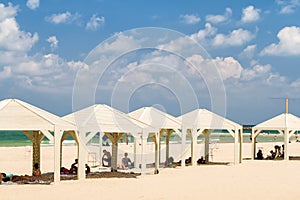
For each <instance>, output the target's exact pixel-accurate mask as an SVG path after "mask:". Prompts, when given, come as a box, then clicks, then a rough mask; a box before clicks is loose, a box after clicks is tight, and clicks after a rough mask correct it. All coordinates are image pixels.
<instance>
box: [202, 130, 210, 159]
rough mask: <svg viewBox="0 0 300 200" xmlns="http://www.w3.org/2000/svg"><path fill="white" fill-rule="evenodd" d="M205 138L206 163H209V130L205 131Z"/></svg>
mask: <svg viewBox="0 0 300 200" xmlns="http://www.w3.org/2000/svg"><path fill="white" fill-rule="evenodd" d="M203 134H204V137H205V147H204V158H205V163H208V162H209V137H210V132H209V131H208V130H206V131H203Z"/></svg>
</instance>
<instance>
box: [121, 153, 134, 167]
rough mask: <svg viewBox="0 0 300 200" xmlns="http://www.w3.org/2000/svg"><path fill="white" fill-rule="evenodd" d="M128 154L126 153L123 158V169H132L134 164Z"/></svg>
mask: <svg viewBox="0 0 300 200" xmlns="http://www.w3.org/2000/svg"><path fill="white" fill-rule="evenodd" d="M127 156H128V153H124V158H122V163H121V168H122V169H128V168H131V166H132V162H131V160H130V158H128V157H127Z"/></svg>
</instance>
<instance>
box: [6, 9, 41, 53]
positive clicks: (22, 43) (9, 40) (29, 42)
mask: <svg viewBox="0 0 300 200" xmlns="http://www.w3.org/2000/svg"><path fill="white" fill-rule="evenodd" d="M16 13H17V7H13V6H12V5H11V4H9V5H8V6H7V7H5V6H4V5H3V4H0V50H2V51H28V50H30V49H31V47H32V46H33V45H34V44H35V43H36V42H37V41H38V34H37V33H34V34H33V35H32V34H31V33H29V32H25V31H21V30H20V27H19V25H18V23H17V22H16V19H15V15H16Z"/></svg>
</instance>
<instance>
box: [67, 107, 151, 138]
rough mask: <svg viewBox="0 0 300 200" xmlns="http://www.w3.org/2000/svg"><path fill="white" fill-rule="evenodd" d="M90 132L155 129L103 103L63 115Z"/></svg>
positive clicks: (131, 131) (125, 131)
mask: <svg viewBox="0 0 300 200" xmlns="http://www.w3.org/2000/svg"><path fill="white" fill-rule="evenodd" d="M63 118H64V119H65V120H68V121H70V122H73V123H76V124H77V126H78V127H80V128H82V129H83V130H85V131H91V132H98V131H101V132H116V133H132V134H136V133H142V131H144V132H148V133H149V132H156V129H154V128H153V127H151V126H149V125H148V124H145V123H143V122H141V121H139V120H136V119H134V118H132V117H129V116H128V115H127V114H125V113H123V112H121V111H119V110H116V109H114V108H112V107H110V106H107V105H104V104H96V105H93V106H90V107H87V108H84V109H82V110H80V111H77V112H75V113H72V114H69V115H67V116H65V117H63Z"/></svg>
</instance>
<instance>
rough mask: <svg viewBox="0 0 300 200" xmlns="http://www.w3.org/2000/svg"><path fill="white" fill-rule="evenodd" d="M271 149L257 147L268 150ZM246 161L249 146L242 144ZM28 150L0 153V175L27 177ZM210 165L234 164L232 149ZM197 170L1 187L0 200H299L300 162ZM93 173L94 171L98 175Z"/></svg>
mask: <svg viewBox="0 0 300 200" xmlns="http://www.w3.org/2000/svg"><path fill="white" fill-rule="evenodd" d="M274 144H275V143H261V144H259V145H258V147H260V148H263V149H266V150H269V149H270V148H272V146H273V145H274ZM299 147H300V144H299V143H291V144H290V150H291V155H292V156H293V155H294V156H296V155H300V148H299ZM63 149H64V154H65V155H68V156H64V163H63V165H65V166H69V165H70V164H71V163H72V162H73V159H74V156H75V155H76V146H64V148H63ZM51 150H52V147H49V146H48V147H42V163H41V169H42V172H48V171H51V170H52V169H53V162H52V159H53V153H52V151H51ZM243 152H244V156H243V157H244V158H248V157H250V143H245V144H244V149H243ZM30 158H31V152H30V149H29V148H28V147H2V148H0V159H1V170H2V171H3V172H7V173H15V174H25V173H27V174H28V173H30V166H31V160H30ZM213 159H214V160H213V161H215V162H224V161H229V162H231V163H232V160H233V144H229V143H228V144H218V148H217V149H215V150H214V157H213ZM231 163H230V164H229V165H200V166H195V167H192V166H188V167H185V168H181V167H177V168H168V169H161V170H160V173H159V174H158V175H152V174H147V175H143V176H139V177H138V178H101V179H87V180H84V181H77V180H76V181H74V180H73V181H62V182H61V183H59V184H57V185H55V184H51V185H0V188H1V199H41V197H42V199H55V198H56V199H82V198H84V199H95V198H101V199H200V198H210V199H272V200H274V199H296V198H297V199H298V188H297V186H298V185H299V184H300V171H299V168H300V161H297V160H296V161H294V160H293V161H282V160H254V161H251V160H243V163H242V164H240V165H233V164H231ZM97 169H98V168H94V169H93V170H94V171H95V170H97Z"/></svg>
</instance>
